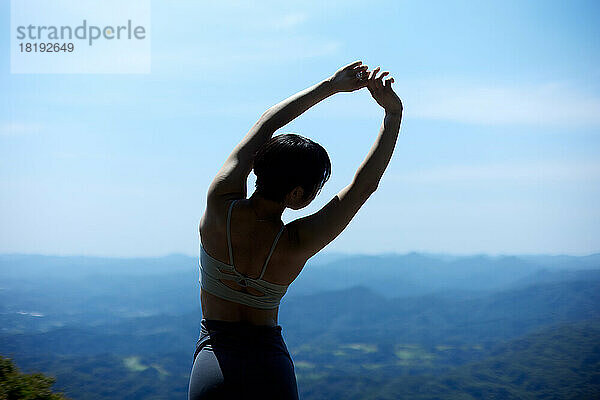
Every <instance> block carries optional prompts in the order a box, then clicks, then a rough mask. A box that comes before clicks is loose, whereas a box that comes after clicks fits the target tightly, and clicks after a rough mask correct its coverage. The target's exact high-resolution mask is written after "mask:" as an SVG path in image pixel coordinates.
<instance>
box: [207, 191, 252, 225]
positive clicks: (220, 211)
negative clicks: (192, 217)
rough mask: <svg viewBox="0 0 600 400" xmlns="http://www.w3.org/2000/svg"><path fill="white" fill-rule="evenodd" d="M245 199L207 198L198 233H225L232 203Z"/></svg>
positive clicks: (234, 197)
mask: <svg viewBox="0 0 600 400" xmlns="http://www.w3.org/2000/svg"><path fill="white" fill-rule="evenodd" d="M243 199H244V198H243V197H239V196H231V195H228V196H219V195H210V194H209V196H207V200H206V208H205V209H204V214H203V215H202V218H201V219H200V224H199V225H198V231H199V232H200V233H202V232H203V231H204V232H207V231H208V232H214V231H224V230H225V226H226V223H227V212H228V211H229V207H230V206H231V203H232V202H234V201H236V200H243Z"/></svg>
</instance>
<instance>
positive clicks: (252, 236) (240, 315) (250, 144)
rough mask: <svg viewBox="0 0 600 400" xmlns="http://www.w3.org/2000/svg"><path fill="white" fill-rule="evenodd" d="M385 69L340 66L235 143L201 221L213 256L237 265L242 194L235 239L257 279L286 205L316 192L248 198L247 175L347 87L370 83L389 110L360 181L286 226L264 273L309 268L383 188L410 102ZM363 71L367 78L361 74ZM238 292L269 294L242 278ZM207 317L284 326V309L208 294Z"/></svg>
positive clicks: (284, 277) (276, 275) (277, 277)
mask: <svg viewBox="0 0 600 400" xmlns="http://www.w3.org/2000/svg"><path fill="white" fill-rule="evenodd" d="M379 71H380V68H379V67H377V68H375V69H374V70H372V71H368V67H367V66H366V65H362V62H361V61H355V62H353V63H351V64H348V65H346V66H344V67H342V68H340V69H338V70H337V71H336V72H335V73H334V74H333V75H332V76H331V77H329V78H327V79H325V80H323V81H321V82H319V83H317V84H315V85H313V86H311V87H309V88H307V89H305V90H303V91H301V92H299V93H297V94H295V95H293V96H291V97H289V98H287V99H285V100H284V101H282V102H281V103H279V104H276V105H275V106H273V107H271V108H269V109H268V110H267V111H266V112H265V113H264V114H263V115H262V116H261V117H260V119H259V120H258V121H257V122H256V123H255V124H254V126H253V127H252V128H251V129H250V131H249V132H248V133H247V134H246V136H245V137H244V138H243V139H242V141H241V142H240V143H239V144H238V145H237V146H236V147H235V148H234V149H233V151H232V153H231V154H230V155H229V157H228V158H227V160H226V161H225V163H224V164H223V166H222V167H221V169H220V170H219V172H218V173H217V175H216V177H215V178H214V180H213V182H212V183H211V185H210V187H209V189H208V194H207V202H206V209H205V212H204V214H203V216H202V218H201V220H200V225H199V234H200V240H201V242H202V245H203V247H204V249H205V250H206V251H207V253H208V254H210V255H211V256H212V257H214V258H216V259H217V260H220V261H222V262H224V263H227V264H231V260H229V252H228V249H227V236H226V221H227V210H228V208H229V205H230V204H231V201H233V200H239V201H237V202H236V204H235V205H234V207H233V211H232V215H231V243H232V249H233V264H234V265H235V268H236V269H237V270H238V271H239V272H241V273H243V274H245V275H248V276H250V277H251V278H257V277H258V276H259V274H260V271H261V268H262V266H263V264H264V261H265V259H266V257H267V255H268V252H269V250H270V248H271V245H272V243H273V241H274V239H275V236H276V235H277V232H278V231H279V229H280V228H281V225H282V224H283V222H282V221H281V216H282V214H283V212H284V210H285V209H286V208H291V209H293V210H299V209H302V208H304V207H306V206H307V205H309V204H310V203H311V202H312V201H313V200H314V198H315V197H316V193H311V194H310V195H309V196H307V198H304V197H305V196H304V195H305V194H304V190H303V189H302V187H300V186H298V187H296V188H294V189H293V190H291V191H290V192H289V193H288V194H287V195H286V197H285V199H284V200H283V201H282V202H280V203H279V202H275V201H272V200H268V199H265V198H263V197H261V196H260V195H259V194H257V193H256V192H255V193H253V194H252V196H250V197H249V198H247V187H246V183H247V178H248V175H249V174H250V172H251V170H252V156H253V154H254V153H255V152H256V150H258V148H259V147H260V146H261V145H262V144H263V143H265V142H267V141H268V140H269V139H270V138H271V137H272V135H273V133H274V132H275V131H277V130H278V129H279V128H281V127H283V126H284V125H286V124H287V123H289V122H290V121H291V120H293V119H294V118H296V117H298V116H299V115H301V114H302V113H304V112H305V111H306V110H308V109H309V108H310V107H312V106H314V105H315V104H317V103H319V102H320V101H322V100H324V99H326V98H327V97H329V96H331V95H334V94H336V93H340V92H352V91H356V90H360V89H362V88H365V87H366V88H367V89H368V90H369V92H370V93H371V95H372V97H373V99H374V100H375V101H376V102H377V104H379V105H380V106H381V107H382V108H383V109H384V110H385V116H384V119H383V123H382V125H381V128H380V130H379V135H378V136H377V139H376V141H375V143H374V144H373V146H372V148H371V150H370V151H369V153H368V155H367V157H366V158H365V160H364V161H363V163H362V164H361V165H360V167H359V168H358V170H357V172H356V174H355V176H354V179H353V181H352V182H351V183H350V184H349V185H348V186H346V187H345V188H343V189H342V190H341V191H340V192H339V193H338V194H337V195H335V196H334V197H333V198H332V199H331V201H329V203H327V204H326V205H325V206H324V207H323V208H321V209H320V210H319V211H317V212H316V213H314V214H311V215H308V216H306V217H303V218H298V219H296V220H294V221H292V222H290V223H289V224H287V225H286V226H285V228H284V231H283V234H282V235H281V237H280V238H279V241H278V243H277V246H276V247H275V250H274V251H273V254H272V256H271V259H270V261H269V263H268V265H267V269H266V271H265V274H264V276H263V279H264V280H265V281H268V282H272V283H276V284H281V285H289V284H291V283H292V282H293V281H294V280H295V279H296V277H297V276H298V275H299V274H300V272H301V271H302V268H303V267H304V265H305V264H306V261H308V259H310V258H311V257H312V256H313V255H315V254H316V253H318V252H319V251H320V250H321V249H323V248H324V247H325V246H327V244H329V243H330V242H331V241H332V240H333V239H335V238H336V237H337V236H338V235H339V234H340V233H341V232H342V231H343V230H344V228H345V227H346V226H347V225H348V224H349V223H350V221H351V220H352V218H353V217H354V215H356V213H357V212H358V210H359V209H360V207H362V205H363V204H364V203H365V202H366V201H367V199H368V198H369V197H370V196H371V194H373V192H375V190H376V189H377V187H378V185H379V181H380V179H381V176H382V175H383V173H384V171H385V169H386V168H387V165H388V164H389V161H390V159H391V157H392V153H393V151H394V147H395V145H396V139H397V137H398V133H399V130H400V122H401V120H402V110H403V107H402V102H401V100H400V98H399V97H398V96H397V95H396V93H394V91H393V89H392V83H393V82H394V79H393V78H387V79H385V80H383V77H384V76H386V75H388V74H389V72H387V71H386V72H383V73H381V74H380V75H379V76H377V75H378V73H379ZM359 72H362V73H364V75H365V76H364V77H363V78H362V79H361V78H358V77H357V74H358V73H359ZM221 281H222V282H223V283H224V284H226V285H228V286H230V287H231V288H233V289H235V290H238V291H247V292H248V293H251V294H254V295H261V292H259V291H257V290H254V289H253V288H245V287H242V286H239V285H237V284H236V283H235V282H234V281H230V280H221ZM200 299H201V303H202V311H203V318H206V319H216V320H222V321H245V322H249V323H251V324H254V325H267V326H275V325H277V324H278V312H279V308H276V309H274V310H261V309H257V308H254V307H249V306H245V305H242V304H237V303H233V302H230V301H227V300H223V299H221V298H219V297H216V296H214V295H212V294H210V293H208V292H205V291H202V290H201V294H200Z"/></svg>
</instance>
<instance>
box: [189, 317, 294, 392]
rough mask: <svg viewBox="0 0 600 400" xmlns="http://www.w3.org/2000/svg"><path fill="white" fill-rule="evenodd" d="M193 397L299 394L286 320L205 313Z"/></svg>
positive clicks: (194, 369) (192, 383)
mask: <svg viewBox="0 0 600 400" xmlns="http://www.w3.org/2000/svg"><path fill="white" fill-rule="evenodd" d="M200 327H201V331H200V338H199V339H198V342H197V344H196V351H195V353H194V366H193V367H192V372H191V375H190V383H189V391H188V400H200V399H202V400H205V399H236V398H240V399H262V400H266V399H281V400H287V399H293V400H297V399H298V387H297V384H296V375H295V373H294V363H293V361H292V357H291V356H290V354H289V352H288V349H287V346H286V345H285V342H284V341H283V337H282V336H281V326H279V325H277V326H273V327H270V326H256V325H251V324H248V323H243V322H229V321H217V320H207V319H202V321H201V323H200Z"/></svg>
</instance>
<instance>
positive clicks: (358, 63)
mask: <svg viewBox="0 0 600 400" xmlns="http://www.w3.org/2000/svg"><path fill="white" fill-rule="evenodd" d="M360 64H362V61H354V62H353V63H350V64H348V65H346V66H345V67H344V69H352V68H354V67H356V66H359V65H360Z"/></svg>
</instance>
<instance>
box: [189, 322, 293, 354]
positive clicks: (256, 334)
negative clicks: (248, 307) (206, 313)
mask: <svg viewBox="0 0 600 400" xmlns="http://www.w3.org/2000/svg"><path fill="white" fill-rule="evenodd" d="M200 327H201V329H200V338H199V339H198V345H201V344H202V345H203V346H204V345H207V344H209V345H211V346H212V348H213V350H219V349H220V350H232V351H241V352H254V351H259V352H269V351H274V352H280V351H283V352H286V353H287V347H286V345H285V343H284V340H283V336H282V334H281V331H282V328H281V326H280V325H276V326H266V325H253V324H250V323H247V322H244V321H220V320H210V319H205V318H203V319H202V320H201V322H200Z"/></svg>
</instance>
